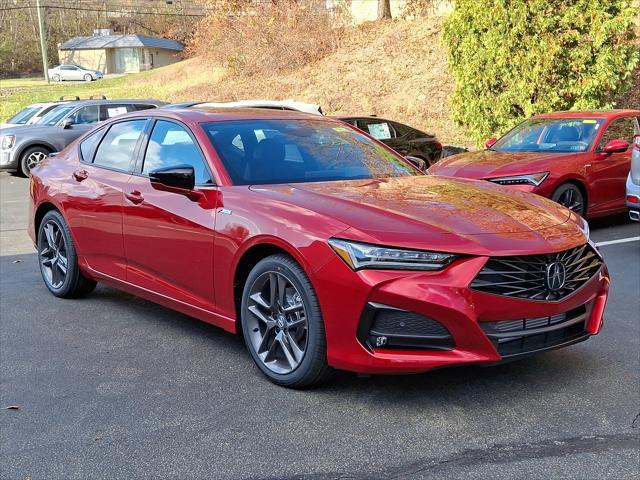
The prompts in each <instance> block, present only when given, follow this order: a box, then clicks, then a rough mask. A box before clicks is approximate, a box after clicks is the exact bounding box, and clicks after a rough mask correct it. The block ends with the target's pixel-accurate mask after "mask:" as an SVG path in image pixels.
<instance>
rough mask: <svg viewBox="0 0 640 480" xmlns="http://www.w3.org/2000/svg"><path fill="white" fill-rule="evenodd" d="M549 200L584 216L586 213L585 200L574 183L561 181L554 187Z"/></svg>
mask: <svg viewBox="0 0 640 480" xmlns="http://www.w3.org/2000/svg"><path fill="white" fill-rule="evenodd" d="M551 200H553V201H554V202H557V203H559V204H560V205H562V206H564V207H567V208H568V209H569V210H573V211H574V212H576V213H577V214H578V215H580V216H582V217H584V216H585V214H586V213H587V202H586V199H585V196H584V193H582V190H581V189H580V187H578V186H577V185H576V184H574V183H563V184H562V185H560V186H559V187H558V188H556V190H555V192H553V195H551Z"/></svg>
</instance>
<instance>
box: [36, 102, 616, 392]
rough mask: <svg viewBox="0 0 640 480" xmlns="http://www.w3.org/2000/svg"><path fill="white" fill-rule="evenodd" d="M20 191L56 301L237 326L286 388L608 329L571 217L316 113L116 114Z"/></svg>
mask: <svg viewBox="0 0 640 480" xmlns="http://www.w3.org/2000/svg"><path fill="white" fill-rule="evenodd" d="M30 191H31V215H30V226H29V232H30V235H31V237H32V238H33V240H34V242H35V243H36V246H37V249H38V256H39V264H40V269H41V273H42V277H43V280H44V283H45V285H46V286H47V288H48V289H49V290H50V291H51V292H52V293H53V294H54V295H56V296H59V297H77V296H81V295H85V294H87V293H89V292H90V291H91V290H92V289H93V288H94V287H95V285H96V282H104V283H107V284H110V285H113V286H115V287H117V288H120V289H123V290H126V291H128V292H131V293H133V294H135V295H139V296H141V297H144V298H147V299H150V300H152V301H155V302H158V303H160V304H162V305H165V306H167V307H170V308H173V309H175V310H178V311H181V312H183V313H186V314H188V315H192V316H194V317H197V318H199V319H201V320H204V321H206V322H209V323H212V324H214V325H217V326H219V327H222V328H224V329H225V330H228V331H229V332H241V334H242V335H243V336H244V340H245V342H246V345H247V348H248V350H249V352H250V354H251V356H252V358H253V360H254V361H255V363H256V364H257V365H258V367H259V368H260V370H261V371H262V372H263V373H264V374H265V375H266V376H268V377H269V378H270V379H271V380H272V381H274V382H276V383H278V384H281V385H287V386H304V385H309V384H312V383H315V382H317V381H319V380H320V379H321V378H322V377H323V376H324V374H325V373H326V372H327V371H328V370H329V367H334V368H339V369H345V370H351V371H355V372H362V373H393V372H398V373H407V372H422V371H425V370H429V369H433V368H438V367H444V366H449V365H461V364H470V363H485V364H487V363H496V362H500V361H502V360H509V359H515V358H520V357H522V356H526V355H529V354H532V353H536V352H541V351H545V350H549V349H552V348H558V347H563V346H566V345H570V344H573V343H576V342H579V341H582V340H585V339H587V338H588V337H589V336H591V335H594V334H596V333H598V332H599V331H600V328H601V326H602V316H603V311H604V306H605V302H606V298H607V292H608V288H609V277H608V274H607V269H606V267H605V265H604V262H603V260H602V257H601V256H600V254H599V253H598V251H597V250H596V249H595V247H594V246H593V244H591V243H589V241H588V235H589V232H588V226H587V224H586V222H585V221H584V220H583V219H581V218H580V217H579V216H577V215H576V214H575V213H573V212H571V211H570V210H567V209H565V208H564V207H561V206H559V205H557V204H555V203H553V202H551V201H549V200H547V199H544V198H542V197H539V196H536V195H530V194H528V193H524V192H518V191H513V190H511V189H508V188H505V187H501V186H499V185H494V184H491V183H488V182H475V181H469V180H451V179H445V178H438V177H433V176H425V175H423V174H422V172H420V171H419V170H417V169H416V168H414V167H413V166H412V165H411V164H410V163H408V162H407V161H406V160H405V159H404V158H403V157H401V156H400V155H399V154H397V153H396V152H394V151H393V150H391V149H390V148H388V147H387V146H385V145H384V144H382V143H380V142H377V141H376V140H374V139H373V138H371V137H369V136H368V135H366V134H365V133H363V132H361V131H358V130H357V129H355V128H352V127H350V126H348V125H346V124H344V123H342V122H339V121H337V120H332V119H330V118H326V117H312V116H309V115H305V114H302V113H295V112H277V111H268V110H249V109H246V110H229V109H226V110H218V111H216V110H213V109H207V108H195V109H194V108H191V109H188V110H187V109H182V110H181V109H174V110H166V111H162V110H157V111H145V112H139V113H137V114H131V115H126V116H122V117H118V118H117V119H114V120H112V121H108V122H105V123H102V124H100V125H98V126H96V127H95V128H94V129H93V130H92V131H91V132H90V133H88V134H87V135H85V136H84V137H83V138H82V139H80V140H79V141H76V142H75V143H73V144H72V145H71V146H69V147H68V148H66V149H65V150H64V151H62V152H61V153H60V154H59V155H58V156H56V157H52V158H49V159H47V160H46V161H45V162H44V163H43V164H42V165H41V166H39V167H37V168H36V169H35V170H34V172H33V175H32V177H31V188H30ZM70 306H71V304H70Z"/></svg>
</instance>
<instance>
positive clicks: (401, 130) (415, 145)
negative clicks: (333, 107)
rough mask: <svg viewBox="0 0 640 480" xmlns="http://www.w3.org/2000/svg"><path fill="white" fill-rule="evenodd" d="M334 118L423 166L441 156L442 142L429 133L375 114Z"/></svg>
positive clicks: (432, 162)
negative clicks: (421, 163)
mask: <svg viewBox="0 0 640 480" xmlns="http://www.w3.org/2000/svg"><path fill="white" fill-rule="evenodd" d="M335 118H338V119H340V120H342V121H343V122H347V123H349V124H351V125H353V126H354V127H357V128H359V129H360V130H362V131H364V132H367V133H368V134H369V135H371V136H372V137H373V138H375V139H376V140H379V141H381V142H382V143H384V144H385V145H388V146H390V147H391V148H393V149H394V150H395V151H396V152H398V153H399V154H401V155H404V156H407V157H413V158H417V159H420V160H422V161H424V162H425V167H429V166H430V165H433V164H434V163H436V162H437V161H438V160H440V158H441V157H442V144H441V143H440V142H439V141H438V139H437V138H436V137H435V135H432V134H430V133H424V132H421V131H420V130H417V129H415V128H413V127H410V126H408V125H404V124H402V123H399V122H394V121H391V120H385V119H384V118H379V117H376V116H365V117H351V116H349V117H342V116H338V117H335Z"/></svg>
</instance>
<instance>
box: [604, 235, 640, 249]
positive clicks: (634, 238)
mask: <svg viewBox="0 0 640 480" xmlns="http://www.w3.org/2000/svg"><path fill="white" fill-rule="evenodd" d="M638 240H640V237H629V238H621V239H619V240H609V241H607V242H598V243H596V247H604V246H606V245H615V244H616V243H627V242H637V241H638Z"/></svg>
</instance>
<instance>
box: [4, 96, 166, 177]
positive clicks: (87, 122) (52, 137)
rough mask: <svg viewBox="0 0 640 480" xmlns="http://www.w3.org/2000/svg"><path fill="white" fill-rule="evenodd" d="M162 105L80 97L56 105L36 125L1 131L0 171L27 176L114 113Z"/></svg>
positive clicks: (153, 101)
mask: <svg viewBox="0 0 640 480" xmlns="http://www.w3.org/2000/svg"><path fill="white" fill-rule="evenodd" d="M162 105H165V103H164V102H159V101H157V100H79V101H73V102H65V103H64V104H62V105H58V106H57V107H55V108H54V109H53V110H51V111H50V112H49V113H47V114H46V115H45V116H44V117H42V119H41V120H40V121H39V122H38V123H37V124H35V125H16V126H11V127H9V128H2V129H1V130H0V170H11V171H15V172H18V173H20V174H22V175H24V176H28V175H29V172H30V171H31V169H32V168H33V167H35V166H36V165H37V164H38V163H40V162H41V161H42V160H43V159H45V158H46V157H47V155H49V154H50V153H53V152H58V151H60V150H62V149H63V148H64V147H66V146H67V145H69V144H70V143H71V142H72V141H73V140H75V139H76V138H78V137H79V136H80V135H82V134H83V133H85V132H86V131H88V130H89V129H91V127H93V125H94V124H96V123H98V122H100V121H102V120H106V119H108V118H111V117H115V116H116V115H121V114H123V113H128V112H133V111H136V110H146V109H149V108H157V107H160V106H162Z"/></svg>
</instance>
